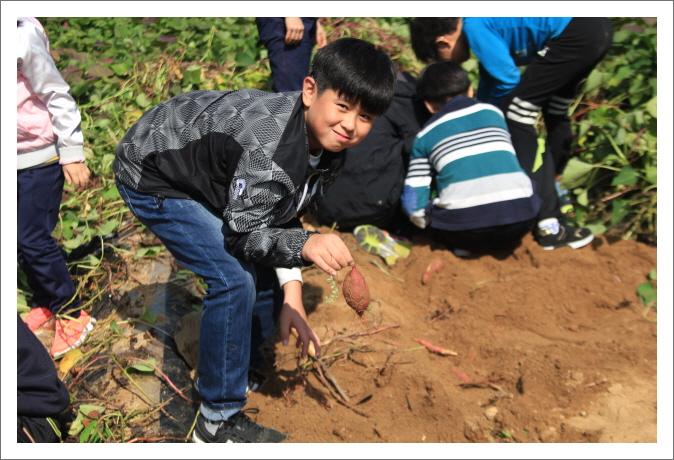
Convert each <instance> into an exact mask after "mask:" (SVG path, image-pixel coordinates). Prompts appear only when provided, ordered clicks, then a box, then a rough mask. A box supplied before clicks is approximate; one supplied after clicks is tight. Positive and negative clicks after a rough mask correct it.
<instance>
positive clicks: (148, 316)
mask: <svg viewBox="0 0 674 460" xmlns="http://www.w3.org/2000/svg"><path fill="white" fill-rule="evenodd" d="M157 318H158V317H157V315H155V314H154V313H152V312H151V311H150V310H148V309H147V307H146V308H143V315H142V316H141V317H140V319H142V320H143V321H145V322H146V323H150V324H154V323H156V322H157Z"/></svg>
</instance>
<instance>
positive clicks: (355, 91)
mask: <svg viewBox="0 0 674 460" xmlns="http://www.w3.org/2000/svg"><path fill="white" fill-rule="evenodd" d="M396 73H397V71H396V67H395V64H393V61H392V60H391V58H390V57H388V56H387V55H386V53H384V52H383V51H380V50H377V49H376V48H375V47H374V45H373V44H372V43H370V42H366V41H365V40H360V39H358V38H351V37H346V38H340V39H339V40H335V41H334V42H331V43H329V44H327V45H326V46H324V47H323V48H321V49H319V50H318V51H317V52H316V56H315V57H314V62H313V65H312V69H311V76H312V77H313V78H314V79H315V80H316V84H317V85H318V94H319V95H320V94H322V93H323V91H325V90H326V89H332V90H334V91H336V92H337V93H338V94H339V95H340V96H341V97H344V99H345V100H346V101H347V102H349V103H351V104H354V103H360V105H361V107H362V108H363V109H364V110H365V111H366V112H369V113H371V114H372V115H375V116H379V115H382V114H383V113H384V112H386V109H388V107H389V105H391V101H392V100H393V90H394V87H395V83H396Z"/></svg>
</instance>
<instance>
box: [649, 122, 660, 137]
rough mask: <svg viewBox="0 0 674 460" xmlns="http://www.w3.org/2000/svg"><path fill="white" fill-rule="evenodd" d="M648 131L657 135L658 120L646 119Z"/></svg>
mask: <svg viewBox="0 0 674 460" xmlns="http://www.w3.org/2000/svg"><path fill="white" fill-rule="evenodd" d="M648 132H649V133H651V134H652V135H654V136H657V135H658V120H657V119H655V118H651V119H650V120H648Z"/></svg>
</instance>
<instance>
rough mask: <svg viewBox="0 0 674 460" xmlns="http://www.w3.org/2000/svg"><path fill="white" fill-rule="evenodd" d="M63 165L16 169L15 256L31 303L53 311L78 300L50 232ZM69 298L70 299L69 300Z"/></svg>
mask: <svg viewBox="0 0 674 460" xmlns="http://www.w3.org/2000/svg"><path fill="white" fill-rule="evenodd" d="M63 180H64V176H63V169H62V167H61V165H59V164H58V163H55V164H53V165H49V166H45V167H42V168H35V169H24V170H19V171H17V195H18V196H17V198H18V209H17V226H18V227H17V229H18V230H17V259H18V261H19V266H20V267H21V270H23V272H24V273H25V274H26V277H27V280H28V286H29V287H30V288H31V290H32V291H33V298H32V301H31V307H44V308H47V309H49V310H50V311H51V312H52V313H57V312H58V311H59V310H60V309H61V307H63V306H64V305H66V304H68V303H69V302H70V303H69V304H68V306H67V307H66V308H65V309H64V310H63V311H61V313H66V312H67V311H68V310H76V311H75V312H73V313H70V314H71V315H72V316H74V317H79V314H80V313H79V309H80V307H81V305H82V304H81V302H80V300H79V299H78V298H77V297H75V298H74V299H73V297H74V296H75V286H74V285H73V281H72V279H71V278H70V273H69V272H68V267H67V266H66V263H65V260H64V259H63V254H62V252H61V249H60V248H59V247H58V245H57V244H56V240H55V239H54V238H53V237H52V236H51V233H52V231H54V228H55V227H56V222H57V221H58V215H59V206H60V204H61V195H62V193H63ZM71 299H73V300H72V302H71Z"/></svg>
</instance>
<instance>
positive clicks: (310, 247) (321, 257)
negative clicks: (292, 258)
mask: <svg viewBox="0 0 674 460" xmlns="http://www.w3.org/2000/svg"><path fill="white" fill-rule="evenodd" d="M302 258H303V259H304V260H308V261H310V262H313V263H315V264H316V265H317V266H318V268H320V269H321V270H323V271H324V272H325V273H327V274H328V275H332V276H335V275H337V271H338V270H341V269H342V268H345V267H348V266H349V265H351V266H353V265H355V262H354V261H353V257H351V252H349V249H348V248H347V247H346V244H344V241H342V239H341V238H340V237H339V236H337V235H335V234H334V233H329V234H325V235H323V234H320V233H315V234H313V235H311V236H310V237H309V239H308V240H307V242H306V243H304V246H303V247H302Z"/></svg>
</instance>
